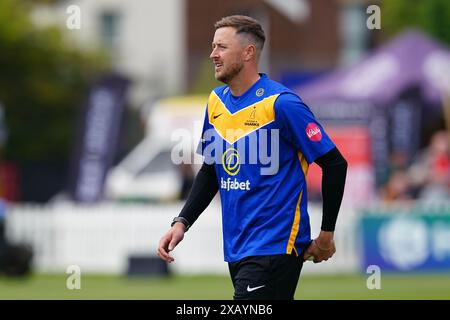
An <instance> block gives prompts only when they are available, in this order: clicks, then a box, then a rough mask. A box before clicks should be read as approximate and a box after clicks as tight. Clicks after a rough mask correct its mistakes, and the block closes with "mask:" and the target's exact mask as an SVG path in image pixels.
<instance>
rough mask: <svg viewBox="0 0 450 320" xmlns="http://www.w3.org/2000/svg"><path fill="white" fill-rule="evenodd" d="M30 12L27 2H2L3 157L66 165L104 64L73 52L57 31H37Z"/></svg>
mask: <svg viewBox="0 0 450 320" xmlns="http://www.w3.org/2000/svg"><path fill="white" fill-rule="evenodd" d="M31 9H32V5H31V4H30V2H29V1H17V0H1V1H0V53H1V54H0V70H1V72H0V102H1V103H2V104H3V106H4V107H5V116H6V125H7V128H8V134H9V139H8V141H7V143H6V147H5V150H4V154H3V157H6V158H7V159H9V160H13V161H20V162H22V161H40V160H48V159H54V160H58V159H59V160H64V159H66V158H67V155H68V154H69V152H70V147H71V144H72V139H73V129H74V124H75V119H76V116H77V114H78V108H79V107H80V105H81V104H82V102H83V100H84V99H85V98H86V94H87V85H88V84H89V80H90V79H92V77H94V76H95V74H97V73H98V72H100V71H101V70H105V69H106V67H107V64H106V62H105V61H106V59H105V58H104V57H103V56H101V55H100V54H99V53H86V52H82V51H80V50H78V49H75V48H72V46H71V45H70V44H69V43H67V41H66V39H65V37H64V35H65V34H64V32H63V31H62V30H60V29H58V28H57V27H56V26H53V27H46V28H42V27H37V26H35V25H33V23H32V21H31V20H30V18H29V13H30V10H31ZM63 27H64V26H61V28H63ZM66 32H69V31H66Z"/></svg>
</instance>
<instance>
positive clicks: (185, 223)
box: [170, 217, 191, 232]
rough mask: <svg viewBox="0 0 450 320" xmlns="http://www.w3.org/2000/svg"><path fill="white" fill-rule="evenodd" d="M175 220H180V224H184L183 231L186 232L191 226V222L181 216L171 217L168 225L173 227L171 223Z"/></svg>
mask: <svg viewBox="0 0 450 320" xmlns="http://www.w3.org/2000/svg"><path fill="white" fill-rule="evenodd" d="M177 222H181V223H182V224H184V227H185V229H184V232H187V231H188V230H189V228H190V227H191V224H190V223H189V221H187V220H186V218H183V217H175V218H173V220H172V223H171V224H170V226H171V227H173V225H174V224H175V223H177Z"/></svg>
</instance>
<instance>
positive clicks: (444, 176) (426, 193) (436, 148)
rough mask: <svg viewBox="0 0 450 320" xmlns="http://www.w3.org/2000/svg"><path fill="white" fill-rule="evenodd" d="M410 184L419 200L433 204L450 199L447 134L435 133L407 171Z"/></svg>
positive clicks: (449, 156) (449, 163) (449, 145)
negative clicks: (416, 192) (415, 189)
mask: <svg viewBox="0 0 450 320" xmlns="http://www.w3.org/2000/svg"><path fill="white" fill-rule="evenodd" d="M409 176H410V181H411V184H412V186H413V187H414V188H417V189H418V194H419V200H421V201H424V202H430V203H435V202H439V201H448V200H449V199H450V144H449V133H448V132H447V131H445V130H442V131H438V132H436V133H435V134H434V135H433V136H432V137H431V141H430V145H429V146H428V147H427V148H426V149H425V150H424V151H423V153H422V154H420V155H419V157H418V158H417V160H416V161H414V163H413V164H412V166H411V168H410V170H409Z"/></svg>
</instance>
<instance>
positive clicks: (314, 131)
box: [306, 122, 322, 142]
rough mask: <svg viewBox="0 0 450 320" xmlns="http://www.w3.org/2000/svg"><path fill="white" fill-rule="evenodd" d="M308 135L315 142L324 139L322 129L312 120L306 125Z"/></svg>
mask: <svg viewBox="0 0 450 320" xmlns="http://www.w3.org/2000/svg"><path fill="white" fill-rule="evenodd" d="M306 135H307V136H308V138H309V140H311V141H314V142H318V141H320V140H322V132H321V131H320V128H319V126H318V125H317V124H315V123H314V122H310V123H309V124H308V125H307V126H306Z"/></svg>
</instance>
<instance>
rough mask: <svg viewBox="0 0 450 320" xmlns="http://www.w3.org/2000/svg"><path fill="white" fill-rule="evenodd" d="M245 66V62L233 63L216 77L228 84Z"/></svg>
mask: <svg viewBox="0 0 450 320" xmlns="http://www.w3.org/2000/svg"><path fill="white" fill-rule="evenodd" d="M243 67H244V64H243V63H237V62H235V63H233V64H232V65H231V66H230V67H229V68H228V69H227V70H223V72H222V74H219V75H217V76H216V79H217V80H219V81H221V82H223V83H226V84H228V83H229V82H230V81H231V80H233V78H234V77H236V76H237V75H238V74H239V72H241V70H242V68H243Z"/></svg>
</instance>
